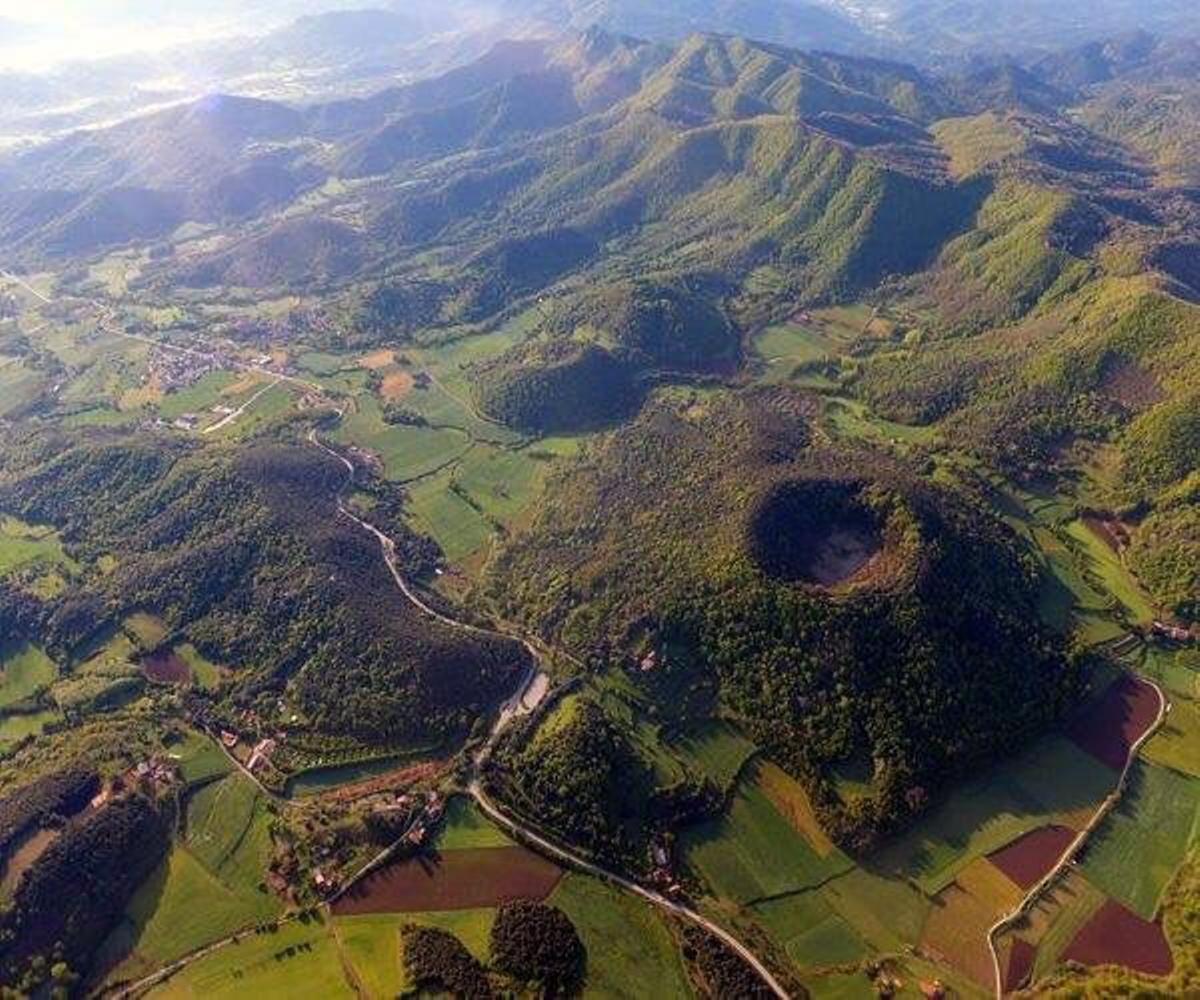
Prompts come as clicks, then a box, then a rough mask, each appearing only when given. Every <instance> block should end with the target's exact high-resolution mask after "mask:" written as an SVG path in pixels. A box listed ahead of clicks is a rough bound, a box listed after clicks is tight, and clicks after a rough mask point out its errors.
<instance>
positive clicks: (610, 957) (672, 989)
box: [548, 875, 693, 1000]
mask: <svg viewBox="0 0 1200 1000" xmlns="http://www.w3.org/2000/svg"><path fill="white" fill-rule="evenodd" d="M548 902H550V903H551V904H552V905H554V906H557V907H558V908H559V909H560V910H562V911H563V912H564V913H565V914H566V915H567V916H568V917H570V918H571V922H572V923H573V924H574V925H575V928H576V930H578V932H579V937H580V939H581V940H582V941H583V944H584V947H585V948H586V949H587V981H586V984H585V986H584V996H585V997H596V998H605V1000H620V998H628V1000H640V998H641V997H645V996H647V995H648V990H652V993H653V996H654V997H655V1000H670V998H675V997H678V998H684V997H691V996H692V995H693V994H692V991H691V988H690V986H689V984H688V979H687V973H686V972H685V970H684V968H683V963H682V960H681V958H680V956H679V950H678V948H677V947H676V945H675V940H674V938H673V937H672V935H671V932H670V931H669V930H668V929H667V927H666V925H665V924H664V923H663V922H662V920H661V919H660V918H659V916H658V914H657V913H655V911H654V910H652V909H650V908H649V907H648V906H647V905H646V904H645V903H643V902H641V901H640V900H638V899H635V898H633V897H631V896H628V895H625V894H622V893H620V892H618V891H617V890H615V889H612V888H609V887H608V886H607V885H605V884H604V883H602V882H599V881H597V880H596V879H592V878H588V877H586V876H583V875H568V876H567V877H566V878H564V879H563V880H562V881H561V882H560V883H559V884H558V887H557V888H556V889H555V890H554V892H553V893H552V894H551V896H550V899H549V900H548Z"/></svg>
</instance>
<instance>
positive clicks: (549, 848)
mask: <svg viewBox="0 0 1200 1000" xmlns="http://www.w3.org/2000/svg"><path fill="white" fill-rule="evenodd" d="M308 439H309V441H310V442H311V443H312V444H314V445H316V446H317V447H318V448H320V449H321V450H322V451H324V452H325V453H326V454H328V455H331V456H333V457H334V458H336V459H337V460H338V461H339V462H341V463H342V464H343V465H344V466H345V467H346V469H347V471H348V472H349V474H350V476H351V477H353V475H354V464H353V463H352V462H351V461H350V460H349V459H347V458H346V457H345V456H344V455H341V454H339V453H338V452H337V451H335V450H334V449H332V448H330V447H329V446H327V445H326V444H325V443H324V442H322V441H321V439H320V437H319V436H318V435H317V432H316V430H315V429H314V430H312V431H311V432H310V433H309V438H308ZM338 511H339V513H341V514H342V515H343V516H344V517H346V518H348V519H349V520H351V521H353V522H354V523H355V524H357V525H358V526H359V527H360V528H362V529H363V530H364V531H367V532H369V533H370V534H371V535H373V536H374V537H375V539H376V540H377V541H378V542H379V546H380V549H381V550H382V552H383V558H384V562H386V563H387V567H388V569H389V570H390V571H391V574H392V578H393V579H394V580H395V581H396V586H397V587H398V588H399V589H400V592H401V593H402V594H404V596H405V597H406V598H407V599H408V600H409V601H410V602H411V603H412V604H413V606H414V607H416V608H417V609H418V610H419V611H421V612H423V613H424V614H425V615H427V616H429V617H430V618H433V619H435V620H437V621H439V622H441V623H442V624H444V625H447V626H449V627H451V628H456V629H459V630H462V631H468V632H473V633H475V634H478V635H490V636H501V637H503V638H508V639H512V638H518V641H520V642H521V643H523V644H524V646H525V648H526V649H527V650H529V652H530V655H531V656H532V657H533V659H534V662H535V663H538V662H540V659H541V653H540V652H539V651H538V649H537V648H536V647H535V646H534V645H533V643H532V642H530V641H529V640H527V639H524V638H520V637H514V636H509V635H506V634H505V633H503V632H499V631H496V630H495V629H487V628H481V627H480V626H477V625H469V624H467V623H465V622H459V621H456V620H455V619H453V618H450V617H449V616H447V615H444V614H441V613H440V612H438V611H436V610H434V609H433V608H431V607H429V605H428V604H426V603H425V602H424V601H423V600H422V599H421V597H420V595H418V594H417V593H415V591H414V590H413V588H412V587H411V586H410V585H409V583H408V581H407V580H405V578H404V574H403V573H401V572H400V568H399V566H398V565H397V560H396V544H395V542H393V541H392V539H391V538H389V537H388V536H387V535H386V534H384V533H383V532H382V531H380V530H379V529H378V528H376V527H375V526H374V525H373V524H370V523H368V522H366V521H364V520H362V519H361V518H359V517H357V516H356V515H354V514H352V513H351V512H350V511H349V510H347V509H346V506H345V504H344V503H343V502H342V500H341V499H340V498H339V499H338ZM539 673H540V671H539V670H537V669H536V668H531V670H530V671H529V672H528V673H527V674H526V675H525V677H524V678H522V680H521V683H520V685H519V686H518V688H517V691H516V693H515V694H514V695H513V696H512V698H510V699H509V701H508V702H507V703H506V706H509V707H510V710H509V711H505V710H501V712H500V713H499V717H498V718H497V720H496V725H495V726H494V727H493V728H492V731H491V734H490V735H489V737H488V740H487V743H486V744H485V745H484V747H483V749H482V750H481V751H480V752H479V753H478V754H477V755H476V756H475V758H474V760H473V767H474V771H475V774H474V776H473V777H472V778H471V781H470V782H469V784H468V785H467V792H468V793H469V794H470V795H471V797H472V798H473V799H474V800H475V802H476V803H477V804H478V806H479V808H480V809H481V810H482V811H483V812H484V813H485V814H486V815H487V816H488V817H489V818H490V819H491V820H492V821H493V822H495V823H496V824H497V825H499V826H500V827H502V828H504V829H505V830H507V831H508V832H510V833H512V834H513V835H514V836H516V837H517V838H518V839H519V840H522V841H525V842H526V843H528V844H530V845H532V846H534V847H536V848H538V849H539V850H540V851H542V852H543V853H545V854H547V855H549V856H550V857H552V858H555V859H556V860H558V861H561V862H563V863H564V864H566V865H567V866H568V867H571V868H574V869H577V870H579V871H583V872H586V873H587V874H589V875H592V876H594V877H596V878H600V879H603V880H604V881H606V882H609V883H610V884H612V885H615V886H618V887H619V888H621V889H624V890H625V891H626V892H630V893H633V894H634V895H637V896H640V897H641V898H642V899H644V900H646V902H648V903H650V904H651V905H653V906H656V907H658V908H659V909H660V910H664V911H665V912H667V913H670V914H671V915H672V916H675V917H678V918H681V919H683V920H687V921H690V922H691V923H693V924H696V925H697V926H699V927H701V928H703V929H704V930H706V931H708V933H710V934H712V935H713V936H714V937H716V938H719V939H720V940H721V941H722V942H723V943H724V944H725V945H726V946H727V947H729V948H730V949H731V950H732V951H734V952H736V953H737V954H738V955H739V956H740V957H741V959H742V960H743V961H744V962H745V963H746V964H747V965H749V966H750V967H751V968H752V969H753V970H754V971H755V972H756V973H757V974H758V976H759V978H760V979H762V981H763V982H764V983H765V984H766V985H767V987H768V988H769V989H770V990H771V992H772V993H774V994H775V995H776V996H777V997H780V998H781V1000H789V998H790V994H789V993H788V992H787V990H785V989H784V988H783V987H782V986H781V985H780V983H779V981H778V980H777V979H776V978H775V976H774V975H773V974H772V972H771V970H770V969H768V968H767V967H766V965H764V964H763V963H762V962H761V961H760V960H759V958H758V957H757V956H756V955H755V954H754V952H752V951H751V950H750V949H749V948H747V947H746V946H745V945H744V944H742V943H741V942H740V941H739V940H738V939H737V938H736V937H734V936H733V935H732V934H730V933H729V931H727V930H725V928H723V927H722V926H721V925H720V924H718V923H716V922H715V921H712V920H710V919H709V918H708V917H706V916H704V915H703V914H701V913H699V912H697V911H696V910H693V909H692V908H691V907H689V906H686V905H684V904H683V903H678V902H675V901H674V900H671V899H668V898H667V897H666V896H663V895H661V894H660V893H657V892H654V891H653V890H651V889H647V888H646V887H645V886H642V885H638V884H637V883H636V882H633V881H631V880H629V879H627V878H625V877H624V876H622V875H619V874H617V873H616V872H613V871H610V870H608V869H607V868H603V867H601V866H600V865H598V864H595V863H594V862H592V861H588V860H587V859H586V858H583V857H581V856H580V855H578V854H576V853H575V852H573V851H571V850H569V849H568V848H566V847H561V846H559V845H558V844H555V843H553V842H552V841H550V840H548V839H546V838H545V837H544V836H542V835H541V834H540V833H538V832H537V831H536V830H533V829H531V828H530V827H528V826H526V825H525V824H523V823H522V822H520V821H519V820H516V819H513V818H512V817H511V816H509V815H507V814H506V813H505V812H504V811H503V810H502V809H501V808H500V807H499V806H498V805H496V803H495V802H494V801H493V800H492V799H491V798H489V797H488V794H487V792H485V791H484V789H483V783H482V781H481V780H480V772H481V770H482V767H483V765H484V764H485V763H486V761H487V757H488V755H489V752H490V750H491V748H492V747H493V746H494V745H495V742H496V740H497V738H498V737H499V736H500V734H501V732H502V731H503V730H504V728H505V727H506V726H507V725H508V723H509V722H510V721H511V720H512V719H513V718H516V716H517V715H518V714H520V711H519V710H520V708H521V707H526V709H527V710H529V707H528V706H525V705H524V699H525V695H526V692H527V691H529V689H530V687H531V685H532V684H533V683H534V681H535V680H536V677H537V675H538V674H539ZM514 706H515V707H514Z"/></svg>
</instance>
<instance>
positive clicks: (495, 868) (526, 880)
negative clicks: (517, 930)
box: [332, 847, 563, 916]
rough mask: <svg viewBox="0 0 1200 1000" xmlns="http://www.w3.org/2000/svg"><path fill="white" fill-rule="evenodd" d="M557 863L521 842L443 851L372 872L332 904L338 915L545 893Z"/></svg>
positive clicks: (465, 905) (468, 906)
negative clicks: (520, 845) (525, 846)
mask: <svg viewBox="0 0 1200 1000" xmlns="http://www.w3.org/2000/svg"><path fill="white" fill-rule="evenodd" d="M562 874H563V873H562V869H561V868H559V867H558V866H557V865H553V864H551V863H550V862H549V861H546V860H544V859H543V858H542V857H540V856H539V855H537V854H534V853H533V852H532V851H528V850H526V849H525V848H523V847H484V848H464V849H462V850H454V851H442V852H437V853H434V854H432V855H420V856H418V857H415V858H410V859H406V860H403V861H397V862H395V863H393V864H389V865H387V866H386V867H384V868H381V869H380V870H379V871H376V872H372V873H371V874H370V875H368V876H367V877H366V878H365V879H363V880H362V881H361V882H359V883H357V884H356V885H355V886H354V887H353V888H352V889H351V890H350V891H349V892H347V893H346V894H345V895H343V896H341V897H340V898H339V899H338V900H337V901H336V902H335V903H334V904H333V907H332V909H333V912H334V913H335V914H336V915H338V916H351V915H355V914H362V913H421V912H425V911H440V910H476V909H481V908H484V907H489V906H499V905H500V904H501V903H506V902H510V901H512V900H514V899H545V898H546V897H547V896H548V895H550V893H551V892H552V891H553V890H554V887H555V886H556V885H557V884H558V881H559V879H560V878H561V877H562Z"/></svg>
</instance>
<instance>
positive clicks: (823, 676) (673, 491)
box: [490, 390, 1083, 849]
mask: <svg viewBox="0 0 1200 1000" xmlns="http://www.w3.org/2000/svg"><path fill="white" fill-rule="evenodd" d="M788 399H789V397H788V396H787V394H786V390H784V391H782V394H781V393H765V394H764V393H761V392H749V393H742V394H711V395H706V396H705V397H703V402H700V403H689V402H687V401H686V400H682V401H671V400H667V401H662V402H658V403H654V404H651V405H650V406H649V407H648V408H647V410H646V412H644V413H643V414H642V416H641V417H640V418H639V420H638V421H636V422H635V423H633V424H631V425H629V426H628V427H627V428H625V429H623V430H621V431H618V432H617V433H616V434H615V435H613V437H612V438H611V440H609V441H607V442H605V443H603V444H602V445H600V446H599V447H597V449H596V450H595V451H594V452H593V453H592V454H590V455H589V458H588V460H587V461H586V462H584V463H582V464H581V465H580V466H579V467H577V468H576V469H574V470H572V471H571V472H569V473H567V474H566V476H565V477H564V479H563V481H561V482H559V483H556V484H555V486H554V488H553V490H552V492H551V499H550V502H549V503H548V505H547V507H546V509H545V510H544V511H543V512H542V513H541V515H540V516H539V518H538V520H537V521H536V523H535V524H534V526H533V528H532V529H531V530H530V532H529V533H528V534H527V535H525V536H523V537H521V538H519V539H518V540H516V541H515V542H514V544H512V545H511V546H510V547H509V548H508V549H507V550H506V551H505V552H504V553H503V554H502V555H501V556H500V557H499V558H498V559H497V560H496V561H495V563H494V565H493V566H492V569H491V577H490V580H491V584H490V585H491V594H492V597H493V599H494V600H496V601H497V602H498V603H499V605H500V606H501V607H502V608H503V611H504V613H505V614H509V615H514V616H521V617H522V618H523V619H524V620H525V621H526V622H528V624H529V625H530V626H531V627H534V628H537V629H538V630H539V631H540V632H541V633H542V634H543V635H544V636H546V637H547V638H548V639H550V640H551V641H554V642H562V643H564V644H566V645H567V646H568V647H569V648H571V649H573V650H574V651H575V652H576V653H578V654H580V655H582V656H584V657H585V658H586V659H587V660H588V661H589V662H590V663H591V664H592V665H594V666H595V667H596V668H602V667H607V668H616V669H622V670H626V669H629V670H632V668H633V667H634V666H635V665H636V664H637V662H638V661H639V659H641V658H642V657H643V656H644V655H645V654H646V653H647V651H648V650H654V651H655V653H656V655H657V656H658V663H657V665H656V666H655V667H654V668H653V669H652V670H651V671H650V672H649V673H648V675H646V676H645V677H641V675H643V674H646V672H645V671H644V670H643V671H634V674H635V676H639V680H640V683H641V684H643V685H644V686H646V687H647V690H648V691H650V692H652V693H653V692H655V691H656V690H658V691H662V692H663V693H664V694H666V695H667V696H666V697H664V698H663V699H662V703H661V709H662V711H664V712H667V713H670V712H671V711H679V710H680V708H681V706H683V705H685V704H687V703H689V700H690V699H688V698H680V696H679V692H680V691H681V690H686V689H688V688H692V689H697V690H701V691H702V690H704V687H705V683H706V681H707V680H708V679H709V678H711V677H715V678H716V679H717V680H718V681H719V692H720V693H719V697H720V702H721V704H722V705H723V706H724V707H725V709H726V710H727V711H731V712H733V713H734V714H735V715H736V716H737V717H738V718H739V719H740V720H741V721H742V723H743V725H744V726H745V727H746V728H747V730H748V731H749V732H750V733H752V734H753V735H754V737H755V740H756V742H758V743H759V744H760V745H761V746H763V747H764V748H766V749H768V750H769V751H770V752H771V754H772V755H773V756H774V757H776V758H777V759H778V760H780V761H782V762H784V763H785V764H786V765H787V766H788V767H789V768H790V769H792V770H793V771H795V772H796V773H799V774H802V775H803V776H804V777H805V778H806V779H807V781H808V783H809V786H810V789H811V791H812V792H813V793H814V797H815V800H816V802H817V804H818V807H819V809H820V811H821V813H822V818H823V819H824V820H825V821H826V824H827V826H828V827H829V829H830V830H831V831H832V832H833V833H834V834H835V835H836V836H838V837H839V839H841V840H842V841H843V842H844V843H845V844H847V845H848V846H851V847H855V848H859V849H862V848H865V847H866V846H868V845H870V844H871V843H873V842H874V841H875V840H876V839H877V838H878V837H879V836H880V835H881V834H883V833H885V832H887V831H889V830H891V829H894V828H895V827H896V826H898V825H901V824H903V823H904V822H905V820H906V818H907V817H908V816H911V815H913V814H914V813H919V812H921V811H922V810H923V809H924V808H925V806H926V804H927V803H928V802H929V801H930V800H931V798H932V797H933V795H934V794H935V792H936V791H937V790H938V789H940V788H942V787H944V786H945V785H946V784H947V783H948V782H949V781H950V780H951V779H952V778H953V777H955V776H957V775H959V774H962V773H964V772H965V771H967V770H969V769H971V768H973V767H976V766H978V765H979V764H980V763H981V762H983V761H985V760H988V759H991V758H993V757H995V756H996V755H998V754H1001V753H1004V752H1007V751H1010V750H1012V749H1013V748H1015V747H1017V746H1020V745H1022V743H1023V742H1024V741H1025V740H1027V739H1028V738H1029V737H1030V736H1031V735H1033V734H1035V733H1037V732H1039V731H1041V730H1043V729H1045V728H1046V727H1047V726H1049V725H1050V724H1051V723H1053V722H1054V721H1055V719H1057V718H1058V717H1059V715H1060V714H1061V713H1062V712H1063V711H1064V710H1065V709H1066V708H1067V707H1068V706H1069V705H1071V704H1072V702H1073V700H1074V698H1075V697H1076V696H1077V695H1078V692H1079V691H1080V690H1081V684H1082V679H1083V672H1082V670H1081V664H1080V663H1078V662H1077V661H1076V660H1075V658H1073V657H1072V656H1071V655H1069V653H1068V650H1067V649H1066V647H1065V646H1064V643H1063V640H1062V639H1060V638H1058V637H1056V636H1054V635H1053V634H1051V633H1050V632H1049V631H1047V630H1046V629H1045V628H1044V627H1043V626H1042V625H1041V623H1040V619H1039V616H1038V611H1037V596H1038V593H1039V579H1038V575H1037V572H1036V571H1035V570H1034V568H1033V567H1034V561H1033V559H1032V558H1031V555H1030V554H1029V553H1028V552H1026V551H1025V550H1024V549H1023V548H1022V545H1021V543H1019V542H1018V540H1017V538H1016V537H1015V536H1014V535H1013V534H1012V533H1011V532H1010V531H1009V529H1007V528H1006V527H1004V526H1003V525H1002V524H1001V523H1000V522H999V521H998V520H997V519H995V518H994V516H992V515H991V514H989V513H988V512H986V511H985V510H984V509H982V508H981V507H980V506H979V505H978V504H977V502H975V501H973V500H972V499H971V498H969V497H968V496H967V495H965V494H962V493H960V492H957V491H955V490H953V489H950V488H948V487H933V486H930V485H928V484H925V483H922V482H921V480H920V479H919V478H918V477H917V476H916V475H914V473H913V472H912V471H911V470H910V469H908V468H906V467H905V466H904V465H902V464H901V463H899V462H897V461H896V460H894V459H891V458H888V457H885V456H883V455H881V454H877V453H874V452H871V451H869V450H867V449H865V448H855V449H845V448H844V449H843V450H842V451H840V452H837V453H831V452H828V451H826V450H824V449H822V448H820V447H817V446H813V445H810V444H809V443H808V442H809V440H810V437H809V432H808V429H807V424H806V421H805V418H804V416H803V408H802V407H801V406H800V402H801V401H800V400H794V403H795V404H796V405H797V407H798V409H797V410H796V412H795V414H794V415H788V414H787V412H786V410H785V408H784V407H785V406H786V404H787V402H788ZM864 525H866V526H867V527H868V528H869V531H868V532H867V533H866V535H865V537H859V535H858V534H857V533H858V532H860V531H861V529H862V527H863V526H864ZM827 545H829V546H832V550H831V551H826V550H825V548H824V547H825V546H827ZM847 545H848V546H849V548H850V552H851V559H852V560H853V561H852V563H851V564H850V565H842V564H841V563H839V561H838V560H839V558H842V557H844V556H845V552H843V551H842V549H840V548H839V546H847ZM859 546H861V547H863V550H862V551H861V552H860V551H858V547H859ZM831 552H832V556H833V558H832V562H830V557H831ZM856 556H857V558H855V557H856ZM814 560H815V561H816V562H815V565H817V566H819V567H821V571H822V572H826V571H828V570H829V569H830V568H831V567H832V569H833V571H834V572H835V574H836V573H837V571H838V570H839V569H840V570H844V571H845V572H847V573H848V575H847V576H846V578H845V579H843V580H830V579H828V578H826V579H825V581H824V582H819V581H814V580H813V579H812V578H811V575H810V573H809V570H810V569H811V568H812V566H813V565H814ZM980 718H987V719H988V720H989V724H988V725H987V726H986V727H982V726H979V725H977V724H976V720H978V719H980ZM588 728H589V729H593V730H595V731H596V732H599V733H603V732H605V727H604V720H603V719H602V718H598V719H597V720H596V721H595V722H594V723H593V724H592V725H590V726H589V727H588ZM571 738H583V736H582V734H580V735H579V736H575V732H574V729H573V728H568V729H566V730H565V731H563V730H558V731H555V732H553V733H552V735H551V737H545V736H544V734H543V733H542V732H539V734H538V736H537V737H536V738H535V739H534V740H533V741H532V742H531V743H530V744H529V748H528V750H527V755H528V756H527V758H526V759H523V760H521V761H519V762H517V763H518V768H517V770H518V772H519V773H524V774H525V775H526V777H525V778H524V779H523V780H524V782H525V784H526V786H527V787H529V788H538V787H539V786H541V785H543V784H548V785H549V786H551V787H554V786H555V785H556V784H557V783H561V782H563V781H564V780H566V776H565V775H564V774H563V773H562V769H561V768H557V767H556V765H555V764H554V761H555V760H556V759H557V757H556V755H555V754H554V753H551V752H550V749H551V748H550V747H549V746H547V747H542V748H541V749H540V750H539V749H538V747H539V741H542V740H543V739H551V740H552V741H557V740H564V741H567V740H569V739H571ZM597 749H598V748H597ZM587 756H588V755H587V754H586V753H585V754H583V755H582V758H583V759H586V758H587ZM606 757H611V754H606ZM576 759H580V758H578V757H577V758H576ZM855 761H857V762H859V763H861V764H864V765H865V766H866V767H867V768H868V769H869V771H870V772H871V773H873V777H872V782H871V786H872V791H871V794H869V795H865V796H861V797H853V798H850V799H848V800H846V799H843V798H842V797H841V796H840V795H839V794H838V793H837V791H836V790H835V785H834V783H833V781H832V780H831V776H832V774H833V769H834V768H836V767H837V766H839V765H841V764H845V763H848V762H855ZM596 767H599V764H597V765H596ZM592 770H593V771H595V768H593V769H592ZM569 773H570V774H572V775H574V774H575V772H569ZM585 773H590V772H585ZM599 777H600V778H601V779H602V778H603V775H599ZM626 784H627V785H628V784H631V783H629V782H627V783H626ZM608 787H610V785H609V783H607V782H606V781H604V780H599V781H598V784H597V788H596V790H595V791H594V794H582V793H581V792H579V791H578V790H577V791H575V792H573V793H572V794H571V795H564V796H563V801H564V802H570V803H571V804H572V808H573V810H574V815H573V816H572V815H570V814H569V813H570V811H571V810H569V809H563V810H562V811H563V815H561V816H555V817H554V818H555V819H556V820H557V821H558V822H560V823H568V824H575V825H578V824H577V822H576V821H577V820H579V819H580V818H581V817H588V816H590V815H591V812H590V809H585V808H582V807H581V805H580V804H581V803H590V802H592V801H594V800H599V801H603V800H604V798H605V794H606V792H605V789H607V788H608ZM610 814H611V810H610ZM586 825H588V826H590V825H591V821H590V820H589V821H588V824H586ZM572 829H574V826H572ZM580 832H581V833H582V832H583V831H580Z"/></svg>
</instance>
